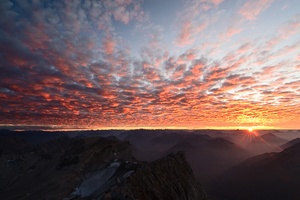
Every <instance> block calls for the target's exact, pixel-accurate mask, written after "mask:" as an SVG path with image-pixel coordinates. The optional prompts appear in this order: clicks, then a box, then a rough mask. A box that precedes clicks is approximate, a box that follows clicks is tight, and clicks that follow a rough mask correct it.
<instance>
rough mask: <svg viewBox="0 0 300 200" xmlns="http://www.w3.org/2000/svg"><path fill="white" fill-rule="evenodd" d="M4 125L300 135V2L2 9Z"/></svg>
mask: <svg viewBox="0 0 300 200" xmlns="http://www.w3.org/2000/svg"><path fill="white" fill-rule="evenodd" d="M0 13H1V14H0V16H1V17H0V125H1V126H43V127H52V128H53V127H54V128H55V127H62V128H91V129H107V128H189V129H194V128H238V127H255V128H281V129H299V128H300V2H299V0H101V1H88V0H86V1H79V0H74V1H62V0H51V1H49V0H44V1H37V0H19V1H15V0H10V1H9V0H3V1H1V2H0Z"/></svg>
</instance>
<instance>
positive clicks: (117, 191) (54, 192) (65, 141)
mask: <svg viewBox="0 0 300 200" xmlns="http://www.w3.org/2000/svg"><path fill="white" fill-rule="evenodd" d="M1 143H3V144H9V145H5V146H2V148H1V155H0V199H7V200H10V199H11V200H12V199H65V200H68V199H170V198H171V199H207V197H206V195H205V193H204V191H203V189H202V187H201V185H200V184H199V182H198V181H197V180H196V179H195V177H194V175H193V172H192V170H191V168H190V167H189V165H188V164H187V162H186V161H185V158H184V156H183V154H182V153H179V154H176V155H169V156H167V157H165V158H163V159H161V160H158V161H154V162H150V163H149V162H139V161H136V160H135V159H134V158H133V156H132V152H131V145H130V144H129V142H120V141H118V140H117V139H116V138H110V139H108V138H100V137H97V138H68V137H63V138H59V139H55V140H52V141H48V142H46V143H43V144H39V145H37V146H31V145H29V144H27V143H26V142H25V141H24V140H19V139H16V138H13V139H11V138H9V137H8V138H7V137H1ZM16 145H17V146H16Z"/></svg>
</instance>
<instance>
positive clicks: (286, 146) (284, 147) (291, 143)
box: [280, 138, 300, 149]
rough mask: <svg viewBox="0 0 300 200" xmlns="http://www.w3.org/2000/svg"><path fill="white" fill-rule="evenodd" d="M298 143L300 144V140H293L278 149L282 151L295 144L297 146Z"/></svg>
mask: <svg viewBox="0 0 300 200" xmlns="http://www.w3.org/2000/svg"><path fill="white" fill-rule="evenodd" d="M298 143H300V138H295V139H293V140H291V141H289V142H287V143H285V144H283V145H281V146H280V147H281V148H282V149H286V148H289V147H291V146H293V145H295V144H298Z"/></svg>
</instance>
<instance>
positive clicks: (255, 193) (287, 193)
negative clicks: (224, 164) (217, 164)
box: [210, 143, 300, 200]
mask: <svg viewBox="0 0 300 200" xmlns="http://www.w3.org/2000/svg"><path fill="white" fill-rule="evenodd" d="M299 185H300V143H297V144H295V145H293V146H291V147H289V148H287V149H285V150H284V151H282V152H280V153H265V154H262V155H259V156H255V157H253V158H250V159H248V160H246V161H244V162H243V163H241V164H239V165H237V166H235V167H233V168H231V169H230V170H228V171H226V172H224V173H223V174H222V175H219V176H217V177H216V178H215V179H214V181H212V183H211V184H210V188H211V190H210V193H211V194H214V195H215V196H216V197H217V198H216V199H218V198H219V199H230V200H235V199H243V200H248V199H249V200H250V199H256V200H265V199H272V200H282V199H289V200H298V199H300V190H299Z"/></svg>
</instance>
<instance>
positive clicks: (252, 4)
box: [239, 0, 273, 21]
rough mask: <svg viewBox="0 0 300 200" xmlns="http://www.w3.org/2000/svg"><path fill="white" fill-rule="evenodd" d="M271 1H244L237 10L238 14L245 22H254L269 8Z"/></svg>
mask: <svg viewBox="0 0 300 200" xmlns="http://www.w3.org/2000/svg"><path fill="white" fill-rule="evenodd" d="M272 3H273V0H253V1H246V2H245V3H244V4H243V5H242V7H241V8H240V10H239V14H240V15H242V16H243V17H245V18H246V19H247V20H250V21H254V20H256V18H257V17H258V16H259V15H260V14H261V13H262V12H263V11H265V10H266V9H268V8H269V7H270V5H271V4H272Z"/></svg>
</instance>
